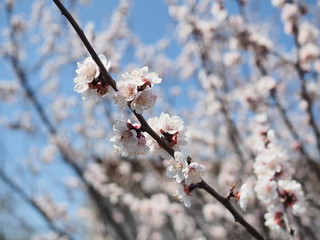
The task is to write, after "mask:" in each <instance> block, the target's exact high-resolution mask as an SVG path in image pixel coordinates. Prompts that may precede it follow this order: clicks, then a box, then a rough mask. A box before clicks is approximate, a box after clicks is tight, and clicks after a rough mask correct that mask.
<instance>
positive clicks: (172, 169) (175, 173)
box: [166, 152, 188, 183]
mask: <svg viewBox="0 0 320 240" xmlns="http://www.w3.org/2000/svg"><path fill="white" fill-rule="evenodd" d="M187 168H188V163H187V158H186V157H185V156H184V155H183V154H182V153H181V152H175V153H174V160H173V161H171V164H170V166H168V167H167V169H166V176H167V177H168V178H175V179H176V181H177V183H181V182H182V181H183V180H184V178H185V172H186V170H187Z"/></svg>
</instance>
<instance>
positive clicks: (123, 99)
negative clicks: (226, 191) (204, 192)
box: [74, 55, 204, 207]
mask: <svg viewBox="0 0 320 240" xmlns="http://www.w3.org/2000/svg"><path fill="white" fill-rule="evenodd" d="M99 58H100V59H101V61H102V63H103V64H104V66H105V68H106V69H107V70H108V69H109V68H110V63H107V60H106V58H105V57H104V56H103V55H99ZM76 73H77V74H78V76H77V77H76V78H75V79H74V81H75V83H76V86H75V88H74V89H75V91H76V92H78V93H81V94H82V96H83V98H84V99H85V100H87V99H91V98H92V97H95V96H99V95H100V96H103V95H105V94H106V93H107V92H108V84H105V83H104V82H103V80H102V77H101V76H100V70H99V68H98V66H97V64H96V63H95V62H94V60H93V59H92V58H91V57H89V58H86V59H85V60H84V62H83V63H78V69H77V70H76ZM160 82H161V78H159V77H158V74H157V73H155V72H151V73H150V72H149V69H148V67H143V68H141V69H139V68H136V69H134V70H133V71H132V72H131V73H130V74H129V73H125V74H123V75H122V80H121V81H118V83H117V89H118V91H116V92H115V93H114V101H115V103H116V105H117V106H118V108H119V109H120V110H123V109H124V108H125V107H126V106H129V107H130V108H131V110H132V111H135V112H136V113H138V114H142V113H143V111H144V110H148V109H150V108H152V107H153V106H154V104H155V101H156V96H155V95H153V94H152V93H151V87H152V86H153V85H154V84H158V83H160ZM147 122H148V124H149V126H150V127H151V128H152V129H153V130H154V131H155V132H156V133H157V134H158V135H159V136H160V137H161V138H162V140H163V141H165V142H166V143H167V144H168V145H169V146H170V147H172V148H173V150H175V153H174V160H172V161H171V164H170V166H168V167H167V169H166V175H167V177H168V178H174V179H176V182H177V183H178V189H177V192H176V195H177V197H178V199H179V200H182V201H183V202H184V204H185V206H186V207H190V206H191V202H190V196H191V193H190V191H189V187H190V185H191V184H196V183H198V182H201V181H202V176H203V174H204V167H203V166H202V165H200V164H198V163H196V162H192V163H191V158H189V157H188V158H187V157H186V156H185V155H184V154H182V153H181V152H180V150H181V147H182V146H185V145H187V140H186V135H185V131H184V123H183V120H182V119H181V118H179V117H178V116H170V115H168V114H166V113H161V115H160V117H155V118H151V119H149V120H148V121H147ZM113 131H114V134H113V136H112V137H111V139H110V141H111V142H113V147H114V148H115V150H116V151H118V152H120V154H121V155H122V156H124V157H135V156H138V155H145V154H146V153H147V152H148V151H149V150H151V152H152V153H153V154H154V155H159V156H161V157H162V158H171V156H170V154H169V153H168V152H167V151H166V150H165V149H163V148H162V147H161V145H160V144H159V143H158V142H157V141H155V140H154V139H153V138H152V137H151V136H149V135H146V136H145V135H144V128H143V127H141V126H140V125H138V124H132V123H131V122H130V120H124V119H122V118H121V119H119V120H118V121H117V122H116V123H115V124H114V126H113Z"/></svg>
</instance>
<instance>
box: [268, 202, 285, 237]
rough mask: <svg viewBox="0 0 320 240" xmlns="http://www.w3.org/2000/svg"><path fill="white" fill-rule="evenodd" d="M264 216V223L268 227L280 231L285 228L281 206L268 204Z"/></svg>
mask: <svg viewBox="0 0 320 240" xmlns="http://www.w3.org/2000/svg"><path fill="white" fill-rule="evenodd" d="M264 218H265V220H266V221H265V223H264V224H265V225H266V226H267V227H269V228H270V229H272V230H275V231H280V232H282V231H283V229H285V221H284V211H283V209H282V208H281V207H275V206H274V205H271V206H269V207H268V212H267V213H266V214H265V215H264Z"/></svg>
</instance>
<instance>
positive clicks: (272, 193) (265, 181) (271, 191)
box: [254, 178, 278, 204]
mask: <svg viewBox="0 0 320 240" xmlns="http://www.w3.org/2000/svg"><path fill="white" fill-rule="evenodd" d="M254 191H255V192H256V194H257V197H258V199H259V200H260V201H262V202H264V203H266V204H268V203H270V202H272V201H273V200H275V199H276V198H277V197H278V193H277V182H276V181H274V180H270V179H269V178H260V179H258V180H257V183H256V186H255V188H254Z"/></svg>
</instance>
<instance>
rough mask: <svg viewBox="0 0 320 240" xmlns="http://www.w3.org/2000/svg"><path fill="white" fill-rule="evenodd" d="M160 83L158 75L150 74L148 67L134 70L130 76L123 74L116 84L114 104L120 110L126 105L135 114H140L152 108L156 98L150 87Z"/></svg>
mask: <svg viewBox="0 0 320 240" xmlns="http://www.w3.org/2000/svg"><path fill="white" fill-rule="evenodd" d="M160 82H161V78H159V77H158V74H157V73H155V72H151V73H150V72H149V69H148V67H143V68H140V69H139V68H136V69H134V70H133V71H132V72H131V74H129V73H125V74H123V75H122V80H121V81H119V82H118V83H117V87H118V92H116V93H115V98H114V99H115V103H116V104H117V106H118V107H119V108H120V109H121V110H123V108H124V107H125V106H126V105H127V104H128V105H129V106H130V108H131V109H132V110H134V111H135V112H136V113H139V114H142V113H143V111H144V110H148V109H150V108H152V107H153V106H154V104H155V102H156V96H155V95H153V94H152V92H151V87H152V86H153V85H154V84H158V83H160Z"/></svg>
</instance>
